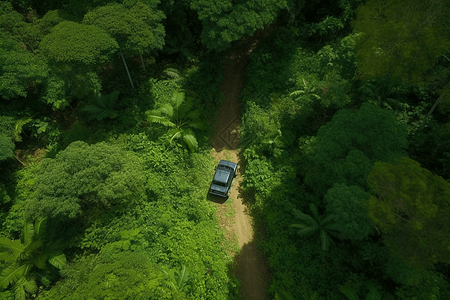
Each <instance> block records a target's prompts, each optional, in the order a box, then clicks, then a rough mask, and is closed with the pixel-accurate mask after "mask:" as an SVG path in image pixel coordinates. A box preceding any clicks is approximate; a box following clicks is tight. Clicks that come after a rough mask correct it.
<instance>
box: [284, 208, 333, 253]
mask: <svg viewBox="0 0 450 300" xmlns="http://www.w3.org/2000/svg"><path fill="white" fill-rule="evenodd" d="M309 208H310V210H311V212H312V216H310V215H307V214H304V213H302V212H301V211H299V210H297V209H294V215H295V217H296V218H297V219H299V220H300V221H301V223H298V224H291V227H295V228H299V230H298V232H297V233H298V234H299V235H301V236H308V235H311V234H313V233H314V232H316V231H319V235H320V243H321V245H322V250H324V251H327V250H328V248H329V247H330V243H333V240H332V239H331V237H330V235H333V236H336V237H339V231H340V230H339V227H338V226H337V225H336V223H335V222H334V215H329V216H327V217H325V218H323V217H321V216H319V213H318V212H317V208H316V206H315V205H314V204H313V203H311V204H310V205H309Z"/></svg>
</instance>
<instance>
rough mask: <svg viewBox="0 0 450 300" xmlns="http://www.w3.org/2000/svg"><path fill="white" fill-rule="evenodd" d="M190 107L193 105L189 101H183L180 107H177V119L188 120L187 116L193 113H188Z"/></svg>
mask: <svg viewBox="0 0 450 300" xmlns="http://www.w3.org/2000/svg"><path fill="white" fill-rule="evenodd" d="M192 106H193V104H192V102H191V101H185V102H184V103H183V104H182V105H180V106H179V107H178V118H179V119H188V118H190V117H189V114H191V113H194V112H191V113H189V111H190V110H191V109H192ZM188 113H189V114H188ZM197 118H198V117H197ZM191 119H192V118H191Z"/></svg>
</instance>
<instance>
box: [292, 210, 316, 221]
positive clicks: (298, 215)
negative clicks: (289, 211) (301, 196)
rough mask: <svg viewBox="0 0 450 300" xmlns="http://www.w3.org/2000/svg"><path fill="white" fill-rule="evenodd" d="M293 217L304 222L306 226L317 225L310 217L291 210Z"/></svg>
mask: <svg viewBox="0 0 450 300" xmlns="http://www.w3.org/2000/svg"><path fill="white" fill-rule="evenodd" d="M293 212H294V215H295V217H296V218H297V219H299V220H302V221H306V222H307V224H311V225H312V224H316V225H318V224H317V222H316V220H314V218H312V217H311V216H310V215H307V214H305V213H302V212H301V211H299V210H298V209H294V210H293Z"/></svg>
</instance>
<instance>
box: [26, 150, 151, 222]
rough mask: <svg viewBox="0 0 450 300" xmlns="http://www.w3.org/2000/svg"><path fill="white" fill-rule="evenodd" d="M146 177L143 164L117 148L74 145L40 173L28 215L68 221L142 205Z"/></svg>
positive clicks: (48, 160)
mask: <svg viewBox="0 0 450 300" xmlns="http://www.w3.org/2000/svg"><path fill="white" fill-rule="evenodd" d="M144 183H145V175H144V174H143V169H142V165H141V162H140V160H139V159H138V158H136V157H135V156H134V155H132V154H131V153H127V152H125V151H124V150H122V149H120V148H119V147H117V146H112V145H108V144H106V143H99V144H95V145H92V146H89V145H88V144H86V143H84V142H74V143H72V144H70V145H69V146H68V147H67V148H66V149H65V150H64V151H62V152H60V153H58V154H57V155H56V158H54V159H44V160H43V161H42V163H41V165H40V167H39V170H38V173H37V180H36V186H35V193H34V197H33V198H32V199H30V203H29V206H28V213H27V215H28V216H29V217H30V218H37V217H39V216H42V217H48V218H57V219H58V220H59V221H61V222H64V221H65V220H67V219H73V218H75V217H80V215H81V213H82V212H84V213H85V214H89V213H93V212H94V210H95V209H100V208H102V209H108V208H109V209H116V210H123V209H124V206H125V205H132V204H133V203H134V204H136V203H139V202H140V201H142V197H143V196H142V194H143V192H144Z"/></svg>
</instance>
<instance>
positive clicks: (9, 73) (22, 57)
mask: <svg viewBox="0 0 450 300" xmlns="http://www.w3.org/2000/svg"><path fill="white" fill-rule="evenodd" d="M47 75H48V67H47V64H46V63H45V61H43V60H42V59H41V58H39V57H38V56H36V55H35V54H33V53H31V52H29V51H27V50H26V49H24V48H23V47H22V46H21V43H20V42H17V41H15V40H14V39H13V38H12V37H11V36H8V35H6V34H4V33H2V32H0V96H1V97H2V98H3V99H7V100H8V99H12V98H16V97H26V96H27V95H28V93H29V91H30V90H32V89H35V88H36V85H37V84H39V83H41V82H42V81H43V80H44V79H45V78H46V77H47Z"/></svg>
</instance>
